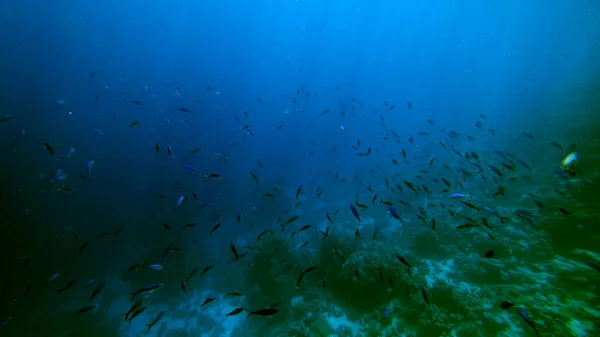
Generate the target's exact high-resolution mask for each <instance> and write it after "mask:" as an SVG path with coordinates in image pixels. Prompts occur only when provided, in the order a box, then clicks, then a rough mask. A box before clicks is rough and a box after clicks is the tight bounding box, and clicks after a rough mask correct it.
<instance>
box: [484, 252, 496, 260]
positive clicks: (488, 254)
mask: <svg viewBox="0 0 600 337" xmlns="http://www.w3.org/2000/svg"><path fill="white" fill-rule="evenodd" d="M484 256H485V257H486V258H488V259H490V258H492V257H494V256H496V253H495V252H494V251H493V250H488V251H487V252H485V255H484Z"/></svg>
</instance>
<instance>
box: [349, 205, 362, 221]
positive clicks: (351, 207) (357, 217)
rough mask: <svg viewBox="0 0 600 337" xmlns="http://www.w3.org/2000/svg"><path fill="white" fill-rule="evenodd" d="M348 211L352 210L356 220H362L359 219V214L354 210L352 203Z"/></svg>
mask: <svg viewBox="0 0 600 337" xmlns="http://www.w3.org/2000/svg"><path fill="white" fill-rule="evenodd" d="M350 211H351V212H352V214H353V215H354V217H355V218H356V219H357V220H358V222H362V220H361V219H360V215H359V214H358V211H357V210H356V207H354V206H353V205H350Z"/></svg>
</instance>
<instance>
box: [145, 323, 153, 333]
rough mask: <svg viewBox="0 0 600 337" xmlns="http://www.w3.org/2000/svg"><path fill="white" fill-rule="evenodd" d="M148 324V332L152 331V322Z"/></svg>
mask: <svg viewBox="0 0 600 337" xmlns="http://www.w3.org/2000/svg"><path fill="white" fill-rule="evenodd" d="M146 326H147V327H148V332H150V329H152V324H146Z"/></svg>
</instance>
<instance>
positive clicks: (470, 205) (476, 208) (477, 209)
mask: <svg viewBox="0 0 600 337" xmlns="http://www.w3.org/2000/svg"><path fill="white" fill-rule="evenodd" d="M460 202H462V203H463V204H464V205H465V206H467V207H469V208H472V209H474V210H476V211H479V207H477V206H475V205H474V204H473V203H471V202H470V201H464V200H461V201H460Z"/></svg>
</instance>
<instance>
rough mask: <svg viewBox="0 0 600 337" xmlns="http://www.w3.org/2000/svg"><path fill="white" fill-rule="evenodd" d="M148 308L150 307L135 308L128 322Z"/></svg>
mask: <svg viewBox="0 0 600 337" xmlns="http://www.w3.org/2000/svg"><path fill="white" fill-rule="evenodd" d="M146 309H148V307H141V308H139V309H137V310H135V311H134V312H133V313H132V314H131V315H130V316H129V319H128V320H127V322H129V323H131V321H132V320H133V319H134V318H136V317H138V316H139V315H141V314H142V313H143V312H144V311H146Z"/></svg>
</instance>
